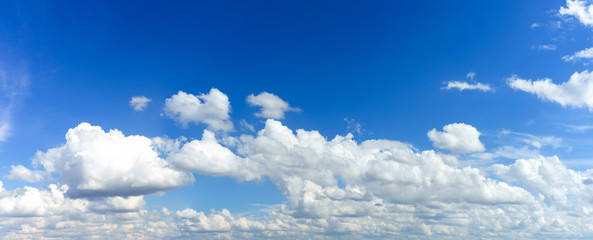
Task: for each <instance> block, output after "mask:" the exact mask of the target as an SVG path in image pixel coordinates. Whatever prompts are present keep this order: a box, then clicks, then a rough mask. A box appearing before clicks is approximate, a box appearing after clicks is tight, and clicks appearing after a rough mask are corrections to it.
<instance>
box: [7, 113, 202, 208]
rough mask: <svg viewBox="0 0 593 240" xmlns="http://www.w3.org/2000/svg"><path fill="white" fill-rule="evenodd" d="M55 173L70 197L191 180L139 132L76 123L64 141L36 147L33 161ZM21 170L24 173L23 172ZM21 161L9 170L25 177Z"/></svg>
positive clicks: (133, 192) (150, 189)
mask: <svg viewBox="0 0 593 240" xmlns="http://www.w3.org/2000/svg"><path fill="white" fill-rule="evenodd" d="M38 164H40V165H42V166H43V168H44V169H45V171H47V173H57V174H59V179H58V183H59V184H60V185H66V186H68V188H69V191H68V192H67V194H68V196H71V197H77V198H78V197H93V196H124V197H127V196H138V195H143V194H150V193H155V192H158V191H164V190H170V189H174V188H178V187H180V186H184V185H187V184H190V183H192V182H193V177H192V176H191V175H188V174H187V173H185V172H181V171H178V170H176V169H174V168H172V167H171V166H170V165H169V164H168V163H167V162H166V161H165V160H164V159H161V158H159V156H158V153H157V152H156V151H155V150H154V147H153V145H152V141H151V139H149V138H146V137H144V136H124V135H123V133H121V132H120V131H117V130H111V131H109V132H104V131H103V130H102V129H101V128H100V127H98V126H91V125H90V124H88V123H81V124H80V125H78V126H77V127H76V128H72V129H70V130H68V133H67V134H66V144H64V145H62V146H61V147H57V148H53V149H49V150H48V151H46V152H38V153H37V157H36V158H35V160H34V165H38ZM19 172H25V173H27V174H25V176H21V175H23V173H19ZM27 175H30V174H28V172H27V171H25V170H23V169H22V166H20V167H19V166H17V167H14V168H13V169H12V171H11V176H14V177H15V178H16V177H17V176H21V177H20V178H24V179H35V178H36V177H35V175H33V176H29V177H27Z"/></svg>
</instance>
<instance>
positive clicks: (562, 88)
mask: <svg viewBox="0 0 593 240" xmlns="http://www.w3.org/2000/svg"><path fill="white" fill-rule="evenodd" d="M507 82H508V84H509V86H511V88H513V89H518V90H522V91H525V92H528V93H532V94H536V95H537V96H538V97H539V98H541V99H543V100H548V101H552V102H557V103H560V104H561V105H562V106H563V107H566V106H571V107H587V108H589V110H590V111H593V72H589V71H586V70H585V71H583V72H580V73H579V72H575V73H574V74H572V76H570V79H569V80H568V81H567V82H564V83H562V84H555V83H553V82H552V80H551V79H548V78H546V79H541V80H536V81H532V80H525V79H521V78H519V77H518V76H516V75H515V76H512V77H510V78H508V79H507Z"/></svg>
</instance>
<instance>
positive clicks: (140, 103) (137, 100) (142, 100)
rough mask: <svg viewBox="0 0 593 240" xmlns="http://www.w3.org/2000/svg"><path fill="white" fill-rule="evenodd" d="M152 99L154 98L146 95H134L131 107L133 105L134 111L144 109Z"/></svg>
mask: <svg viewBox="0 0 593 240" xmlns="http://www.w3.org/2000/svg"><path fill="white" fill-rule="evenodd" d="M150 101H152V100H150V98H147V97H145V96H137V97H132V100H130V107H132V108H133V109H134V111H144V109H145V108H146V107H147V106H148V103H149V102H150Z"/></svg>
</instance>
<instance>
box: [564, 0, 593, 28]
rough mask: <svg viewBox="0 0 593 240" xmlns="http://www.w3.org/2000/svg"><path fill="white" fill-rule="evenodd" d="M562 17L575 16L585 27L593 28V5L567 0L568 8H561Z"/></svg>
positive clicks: (576, 0)
mask: <svg viewBox="0 0 593 240" xmlns="http://www.w3.org/2000/svg"><path fill="white" fill-rule="evenodd" d="M559 13H560V15H568V16H573V17H575V18H577V19H578V20H579V22H581V23H582V24H584V25H585V26H593V5H590V4H588V2H587V1H582V0H567V1H566V7H560V11H559Z"/></svg>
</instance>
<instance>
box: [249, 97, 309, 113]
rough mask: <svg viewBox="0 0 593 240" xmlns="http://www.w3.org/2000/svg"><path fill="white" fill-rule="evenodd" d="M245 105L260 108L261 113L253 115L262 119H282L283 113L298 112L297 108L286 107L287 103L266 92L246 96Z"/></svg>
mask: <svg viewBox="0 0 593 240" xmlns="http://www.w3.org/2000/svg"><path fill="white" fill-rule="evenodd" d="M247 103H249V104H250V105H252V106H258V107H261V111H260V112H258V113H255V116H258V117H262V118H274V119H283V118H284V113H285V112H289V111H296V112H298V111H300V109H299V108H294V107H291V106H290V105H288V103H287V102H285V101H284V100H282V99H281V98H280V97H278V96H276V95H274V94H271V93H267V92H262V93H260V94H258V95H253V94H251V95H249V96H247Z"/></svg>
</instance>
